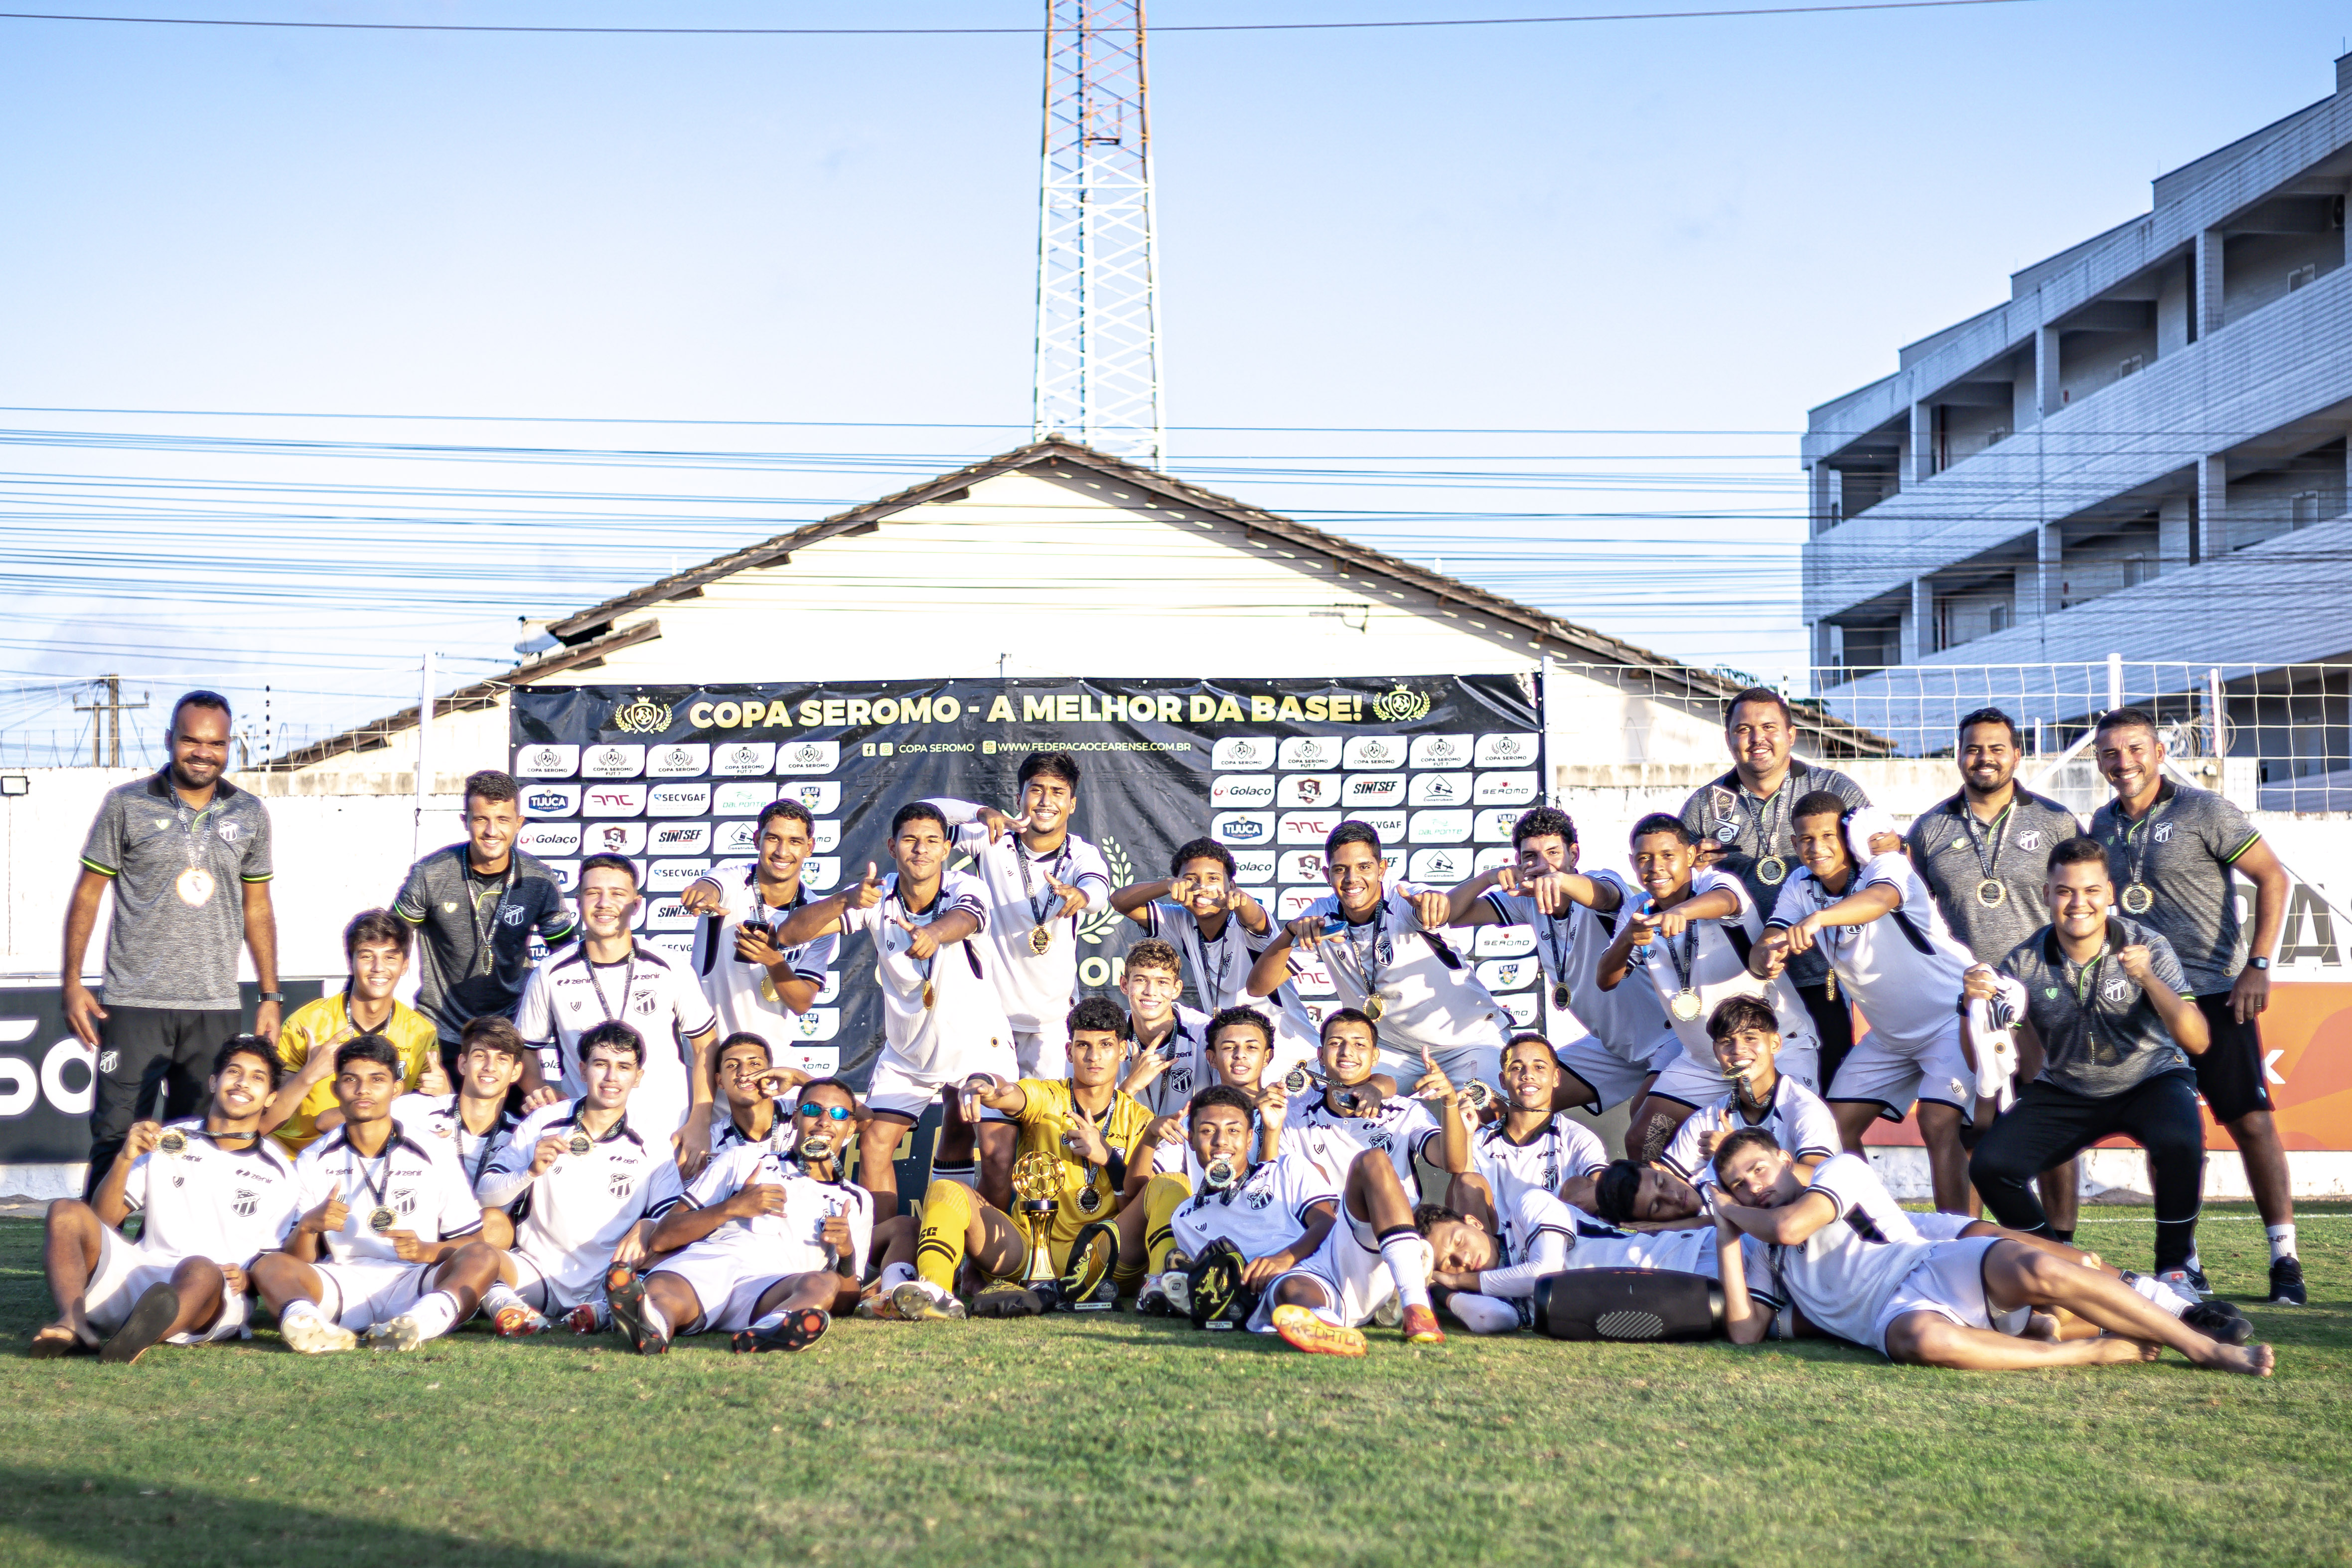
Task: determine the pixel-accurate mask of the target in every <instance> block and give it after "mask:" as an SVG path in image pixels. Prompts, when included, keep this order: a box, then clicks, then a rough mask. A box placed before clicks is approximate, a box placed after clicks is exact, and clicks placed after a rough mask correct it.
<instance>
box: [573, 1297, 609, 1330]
mask: <svg viewBox="0 0 2352 1568" xmlns="http://www.w3.org/2000/svg"><path fill="white" fill-rule="evenodd" d="M563 1326H564V1327H565V1328H568V1329H570V1330H571V1331H572V1333H596V1332H597V1331H598V1330H599V1329H608V1328H611V1327H612V1326H613V1320H612V1316H611V1314H609V1313H607V1312H604V1311H603V1310H601V1309H600V1308H598V1306H597V1305H596V1303H595V1302H593V1301H583V1302H581V1303H580V1304H579V1305H578V1306H576V1307H574V1308H572V1310H571V1311H570V1312H566V1313H564V1314H563Z"/></svg>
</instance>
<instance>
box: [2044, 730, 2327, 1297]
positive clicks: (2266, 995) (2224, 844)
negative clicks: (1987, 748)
mask: <svg viewBox="0 0 2352 1568" xmlns="http://www.w3.org/2000/svg"><path fill="white" fill-rule="evenodd" d="M2092 745H2093V746H2094V747H2096V748H2097V757H2098V763H2099V772H2100V773H2101V774H2102V775H2104V776H2105V779H2106V780H2107V782H2108V783H2109V784H2111V785H2113V786H2114V787H2115V791H2116V798H2115V799H2114V800H2110V801H2108V802H2107V803H2106V804H2105V805H2104V806H2102V807H2100V808H2099V809H2098V810H2096V811H2094V812H2092V813H2091V836H2092V837H2093V838H2095V839H2096V840H2098V841H2099V842H2100V843H2102V844H2103V845H2105V847H2106V852H2107V863H2108V865H2109V866H2110V867H2111V868H2113V874H2114V878H2115V882H2116V906H2117V907H2118V908H2120V909H2121V910H2122V911H2123V912H2124V913H2125V914H2126V915H2129V916H2130V917H2131V918H2132V919H2134V920H2137V921H2142V922H2144V923H2146V924H2147V926H2148V927H2149V928H2150V929H2152V930H2155V931H2158V932H2160V933H2162V934H2163V936H2164V939H2165V940H2166V941H2167V942H2169V943H2170V944H2171V945H2172V950H2173V952H2174V953H2175V954H2176V955H2177V956H2179V959H2180V971H2181V973H2182V974H2183V975H2184V976H2186V977H2188V982H2189V990H2190V992H2191V993H2192V994H2193V995H2194V996H2195V997H2196V998H2197V1006H2198V1009H2199V1010H2200V1011H2201V1012H2202V1013H2204V1015H2205V1024H2206V1027H2207V1029H2208V1030H2210V1031H2211V1033H2212V1037H2213V1043H2212V1045H2211V1046H2210V1048H2209V1049H2208V1050H2207V1051H2204V1052H2203V1054H2201V1055H2200V1056H2199V1057H2198V1058H2197V1061H2196V1067H2197V1092H2199V1093H2200V1094H2202V1095H2204V1097H2205V1104H2206V1106H2207V1108H2208V1109H2210V1111H2211V1112H2212V1113H2213V1120H2215V1121H2216V1122H2219V1123H2221V1125H2222V1126H2224V1127H2226V1128H2228V1129H2229V1132H2230V1139H2231V1142H2232V1143H2234V1144H2236V1145H2238V1155H2239V1157H2240V1159H2242V1161H2243V1162H2244V1164H2245V1167H2246V1185H2247V1186H2250V1187H2252V1189H2253V1194H2254V1207H2256V1208H2257V1209H2259V1210H2261V1211H2262V1217H2263V1227H2264V1228H2265V1229H2266V1230H2267V1231H2268V1232H2269V1236H2270V1247H2271V1294H2270V1301H2271V1304H2272V1305H2273V1306H2276V1307H2299V1306H2302V1305H2303V1304H2304V1302H2305V1300H2306V1297H2305V1291H2304V1283H2303V1264H2302V1262H2301V1260H2298V1259H2297V1258H2296V1256H2295V1249H2294V1187H2293V1186H2292V1185H2291V1183H2290V1182H2289V1180H2288V1177H2287V1165H2286V1149H2285V1147H2284V1145H2282V1144H2281V1143H2280V1142H2279V1135H2278V1127H2277V1126H2276V1124H2273V1121H2272V1120H2271V1092H2270V1084H2269V1080H2268V1075H2267V1070H2266V1069H2265V1068H2264V1066H2263V1035H2262V1021H2261V1020H2262V1016H2263V1009H2265V1008H2267V1007H2268V1006H2269V1005H2270V997H2271V973H2270V971H2271V949H2272V948H2273V947H2274V946H2277V944H2278V936H2279V925H2280V924H2281V922H2282V921H2283V920H2284V918H2285V915H2286V895H2287V887H2288V881H2287V874H2286V868H2285V867H2284V866H2283V865H2281V864H2280V863H2279V858H2278V856H2277V854H2276V853H2274V852H2273V851H2272V849H2271V847H2270V845H2268V844H2266V843H2264V842H2263V835H2262V830H2261V829H2259V828H2257V827H2255V826H2254V825H2253V824H2252V822H2250V821H2247V820H2246V814H2245V813H2244V812H2243V811H2241V810H2238V808H2237V807H2236V806H2234V805H2232V804H2231V802H2230V801H2229V800H2227V799H2226V798H2224V797H2222V796H2220V795H2217V794H2215V793H2213V792H2212V791H2211V790H2210V789H2189V788H2188V787H2186V786H2184V785H2179V784H2176V783H2174V782H2173V781H2172V780H2171V779H2167V778H2166V777H2165V776H2164V757H2165V749H2164V742H2163V740H2162V739H2161V738H2159V737H2158V735H2157V733H2156V716H2155V715H2153V714H2151V713H2149V712H2148V711H2147V709H2146V708H2136V707H2124V708H2117V709H2116V710H2115V711H2114V712H2113V713H2110V714H2108V715H2106V716H2105V717H2103V718H2101V719H2100V720H2099V727H2098V730H2097V732H2096V734H2095V735H2094V736H2093V737H2092ZM2232 873H2243V874H2244V875H2246V876H2247V877H2248V878H2250V879H2252V882H2253V884H2254V931H2253V940H2252V949H2251V953H2250V952H2249V948H2248V944H2247V941H2246V936H2245V932H2244V930H2243V929H2242V925H2241V923H2240V921H2239V918H2238V896H2237V889H2236V887H2235V885H2234V884H2233V877H2232ZM2189 1272H2190V1276H2191V1278H2192V1280H2193V1281H2195V1283H2196V1284H2197V1286H2198V1288H2199V1289H2200V1290H2201V1289H2203V1288H2204V1277H2203V1274H2202V1272H2201V1270H2200V1269H2199V1267H2198V1264H2197V1261H2196V1260H2195V1258H2194V1256H2193V1255H2192V1256H2191V1258H2190V1260H2189Z"/></svg>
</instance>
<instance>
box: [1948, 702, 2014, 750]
mask: <svg viewBox="0 0 2352 1568" xmlns="http://www.w3.org/2000/svg"><path fill="white" fill-rule="evenodd" d="M1980 724H1998V725H2001V726H2004V727H2007V728H2008V730H2009V744H2010V745H2011V746H2012V747H2017V748H2018V749H2020V750H2022V749H2024V747H2025V737H2024V736H2023V734H2021V732H2020V731H2019V729H2018V727H2017V721H2016V720H2015V719H2013V718H2011V717H2010V716H2009V715H2007V714H2005V713H2003V712H2001V711H2000V709H1999V708H1997V707H1980V708H1979V709H1977V711H1976V712H1974V713H1971V714H1964V715H1962V716H1961V717H1960V723H1959V727H1958V728H1957V729H1955V730H1953V731H1952V737H1953V739H1954V740H1956V741H1957V742H1958V743H1959V744H1960V745H1962V746H1965V745H1967V744H1968V739H1969V731H1970V730H1972V729H1974V728H1976V727H1977V726H1979V725H1980Z"/></svg>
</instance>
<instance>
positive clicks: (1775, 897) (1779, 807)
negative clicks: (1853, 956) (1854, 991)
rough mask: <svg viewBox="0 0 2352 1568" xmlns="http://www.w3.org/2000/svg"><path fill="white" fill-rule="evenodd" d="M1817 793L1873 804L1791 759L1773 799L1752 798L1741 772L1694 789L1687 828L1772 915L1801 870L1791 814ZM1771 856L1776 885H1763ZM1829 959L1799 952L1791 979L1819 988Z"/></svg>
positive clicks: (1836, 776)
mask: <svg viewBox="0 0 2352 1568" xmlns="http://www.w3.org/2000/svg"><path fill="white" fill-rule="evenodd" d="M1816 789H1828V790H1831V791H1832V792H1834V793H1835V794H1836V795H1838V796H1839V797H1840V798H1841V799H1843V800H1844V801H1845V803H1846V804H1847V805H1849V806H1867V805H1869V804H1870V797H1869V796H1867V795H1865V794H1864V793H1863V792H1862V786H1861V785H1859V784H1857V783H1855V782H1854V781H1853V779H1849V778H1847V777H1846V776H1845V775H1844V774H1843V773H1840V772H1839V771H1838V770H1837V769H1836V768H1823V767H1822V766H1821V765H1820V764H1819V763H1816V762H1799V761H1797V760H1795V759H1794V758H1791V759H1790V763H1789V772H1788V775H1787V777H1785V778H1783V779H1781V780H1780V788H1779V789H1775V790H1773V791H1772V793H1771V794H1770V795H1769V796H1765V797H1762V798H1759V797H1757V796H1755V795H1751V794H1749V793H1748V789H1747V787H1746V786H1745V785H1743V784H1741V783H1740V781H1739V773H1738V769H1737V768H1735V769H1733V770H1732V771H1731V772H1729V773H1726V774H1725V775H1724V776H1723V777H1722V778H1720V779H1717V780H1715V782H1713V783H1712V784H1706V785H1702V786H1701V787H1700V788H1698V789H1694V790H1692V791H1691V796H1690V799H1689V800H1685V801H1684V802H1683V810H1682V819H1683V826H1685V827H1686V828H1688V829H1689V830H1690V831H1692V832H1694V833H1696V834H1697V835H1698V836H1699V837H1700V838H1701V839H1703V840H1707V841H1713V842H1714V843H1716V844H1718V845H1720V846H1721V847H1722V850H1723V859H1722V860H1721V861H1720V862H1717V863H1718V869H1720V870H1723V871H1727V872H1729V873H1731V874H1732V875H1734V876H1736V877H1738V879H1739V880H1740V881H1741V882H1742V883H1745V884H1746V885H1747V888H1748V897H1750V898H1752V899H1754V900H1755V901H1756V907H1757V908H1759V909H1764V910H1769V909H1770V908H1771V907H1772V906H1773V904H1776V903H1778V902H1779V900H1780V889H1781V888H1782V887H1784V886H1785V885H1787V883H1788V880H1789V878H1790V877H1792V876H1794V875H1796V873H1797V872H1798V869H1799V867H1798V864H1797V829H1796V824H1795V823H1794V822H1793V821H1790V812H1792V811H1794V810H1796V807H1797V802H1798V801H1799V800H1802V799H1804V798H1805V797H1806V796H1808V795H1810V794H1811V793H1812V792H1813V791H1814V790H1816ZM1768 857H1769V858H1775V859H1778V860H1779V861H1780V865H1781V867H1782V870H1781V874H1780V881H1778V882H1767V881H1765V880H1764V878H1763V876H1762V875H1761V874H1760V873H1759V869H1758V868H1759V866H1761V865H1762V863H1763V862H1764V861H1765V859H1766V858H1768ZM1829 973H1830V966H1829V960H1827V959H1826V958H1823V957H1822V955H1821V950H1820V949H1819V948H1816V949H1814V950H1813V951H1812V952H1810V953H1799V954H1797V955H1796V956H1794V957H1791V958H1790V960H1789V978H1790V980H1791V981H1793V982H1794V983H1795V984H1797V985H1800V986H1818V985H1820V984H1821V983H1822V981H1824V980H1826V979H1828V978H1829Z"/></svg>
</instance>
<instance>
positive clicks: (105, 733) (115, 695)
mask: <svg viewBox="0 0 2352 1568" xmlns="http://www.w3.org/2000/svg"><path fill="white" fill-rule="evenodd" d="M91 684H92V685H96V686H99V687H102V688H103V689H104V690H105V693H106V700H105V701H104V702H100V701H98V700H96V694H95V693H93V694H92V700H91V702H90V705H89V706H88V707H84V706H82V705H81V704H79V703H76V704H74V712H76V713H86V714H88V715H89V765H90V766H91V767H92V768H120V767H121V766H122V716H123V715H124V714H126V713H137V712H138V711H139V710H140V709H141V708H143V707H145V706H147V694H146V693H144V692H142V693H140V694H139V700H138V701H137V702H135V703H126V702H124V701H123V700H122V677H121V675H100V676H99V677H98V679H97V680H96V681H94V682H92V683H91ZM101 714H102V715H104V717H103V718H100V715H101Z"/></svg>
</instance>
